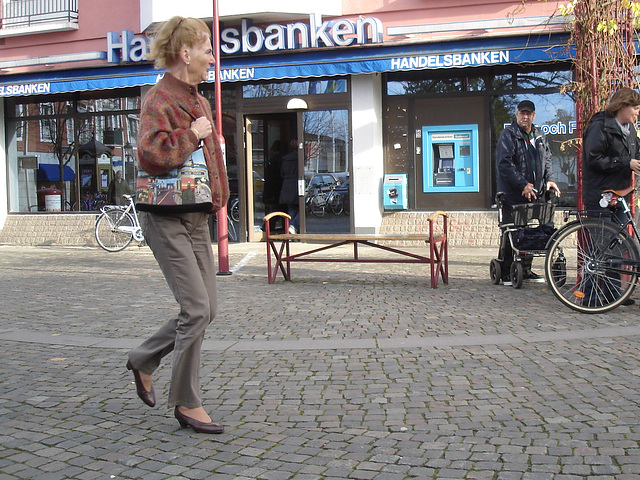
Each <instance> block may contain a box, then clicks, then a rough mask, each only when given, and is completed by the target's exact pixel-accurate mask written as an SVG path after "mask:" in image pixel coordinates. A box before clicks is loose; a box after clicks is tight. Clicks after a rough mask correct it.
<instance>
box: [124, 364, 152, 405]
mask: <svg viewBox="0 0 640 480" xmlns="http://www.w3.org/2000/svg"><path fill="white" fill-rule="evenodd" d="M127 370H131V371H132V372H133V379H134V380H135V382H136V392H137V393H138V397H140V400H142V401H143V402H144V403H146V404H147V405H149V406H150V407H155V406H156V394H155V392H154V391H153V385H151V390H149V391H148V392H147V391H146V390H145V388H144V385H143V384H142V378H140V372H139V371H138V370H136V369H135V368H133V365H131V361H128V362H127Z"/></svg>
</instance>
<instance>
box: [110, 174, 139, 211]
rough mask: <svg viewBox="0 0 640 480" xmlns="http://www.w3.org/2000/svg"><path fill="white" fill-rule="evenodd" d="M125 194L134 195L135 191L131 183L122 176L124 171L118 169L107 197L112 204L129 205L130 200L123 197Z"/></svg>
mask: <svg viewBox="0 0 640 480" xmlns="http://www.w3.org/2000/svg"><path fill="white" fill-rule="evenodd" d="M125 194H127V195H132V194H133V192H132V191H131V188H130V187H129V183H128V182H127V181H126V180H125V179H124V178H122V171H121V170H118V171H117V172H116V175H115V177H114V178H113V180H112V181H111V185H109V190H108V192H107V199H108V201H109V203H111V204H112V205H128V204H129V202H128V201H127V200H126V199H125V198H124V197H123V195H125Z"/></svg>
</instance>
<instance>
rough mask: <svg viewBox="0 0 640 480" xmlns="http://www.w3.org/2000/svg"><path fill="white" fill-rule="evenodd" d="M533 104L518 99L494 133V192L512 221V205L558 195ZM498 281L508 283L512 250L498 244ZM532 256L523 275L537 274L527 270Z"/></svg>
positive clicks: (525, 263)
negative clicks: (513, 112)
mask: <svg viewBox="0 0 640 480" xmlns="http://www.w3.org/2000/svg"><path fill="white" fill-rule="evenodd" d="M535 118H536V107H535V105H534V103H533V102H532V101H530V100H523V101H521V102H520V103H519V104H518V106H517V110H516V115H515V117H514V119H513V121H512V123H511V125H508V126H507V127H506V128H505V129H504V130H503V131H502V133H501V134H500V137H498V144H497V147H496V161H497V164H498V192H502V193H503V194H504V195H503V197H502V207H503V208H502V214H503V216H502V221H503V223H511V222H513V216H512V214H511V207H512V206H513V205H518V204H523V203H529V202H534V201H536V200H537V199H538V196H539V195H541V194H542V193H543V192H544V191H545V190H553V191H554V192H555V194H556V195H558V196H559V195H560V189H559V188H558V185H556V183H555V181H554V176H553V171H552V168H551V150H550V149H549V144H548V143H547V140H546V138H545V137H544V135H543V134H542V132H541V131H540V129H538V128H537V127H536V126H535V125H534V124H533V121H534V119H535ZM503 243H505V242H503ZM501 257H502V258H503V259H504V261H503V263H502V281H503V283H504V284H507V285H508V284H510V278H509V277H510V273H509V272H510V269H511V264H512V263H513V251H512V250H511V248H509V245H506V244H505V245H503V246H502V252H501ZM531 261H532V258H531V257H529V258H525V260H524V261H523V267H524V269H525V278H534V279H535V278H538V275H536V274H535V273H533V272H531Z"/></svg>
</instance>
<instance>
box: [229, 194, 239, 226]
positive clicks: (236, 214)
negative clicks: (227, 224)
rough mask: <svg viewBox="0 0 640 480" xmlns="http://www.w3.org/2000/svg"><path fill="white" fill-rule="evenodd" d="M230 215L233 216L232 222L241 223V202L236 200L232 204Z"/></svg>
mask: <svg viewBox="0 0 640 480" xmlns="http://www.w3.org/2000/svg"><path fill="white" fill-rule="evenodd" d="M229 215H230V216H231V220H233V221H234V222H239V221H240V201H239V200H238V199H237V198H236V199H234V200H233V202H231V207H230V208H229Z"/></svg>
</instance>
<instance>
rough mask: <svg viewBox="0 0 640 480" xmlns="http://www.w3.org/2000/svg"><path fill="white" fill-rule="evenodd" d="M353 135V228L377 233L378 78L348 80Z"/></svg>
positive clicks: (379, 193)
mask: <svg viewBox="0 0 640 480" xmlns="http://www.w3.org/2000/svg"><path fill="white" fill-rule="evenodd" d="M351 110H352V121H351V128H352V132H353V178H352V179H351V186H352V192H353V193H352V194H353V205H354V208H353V210H352V215H353V225H354V232H355V233H378V231H379V229H380V225H381V223H382V213H383V208H382V178H383V176H384V155H383V152H384V149H383V133H382V77H381V75H380V74H373V75H356V76H353V77H352V78H351Z"/></svg>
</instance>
